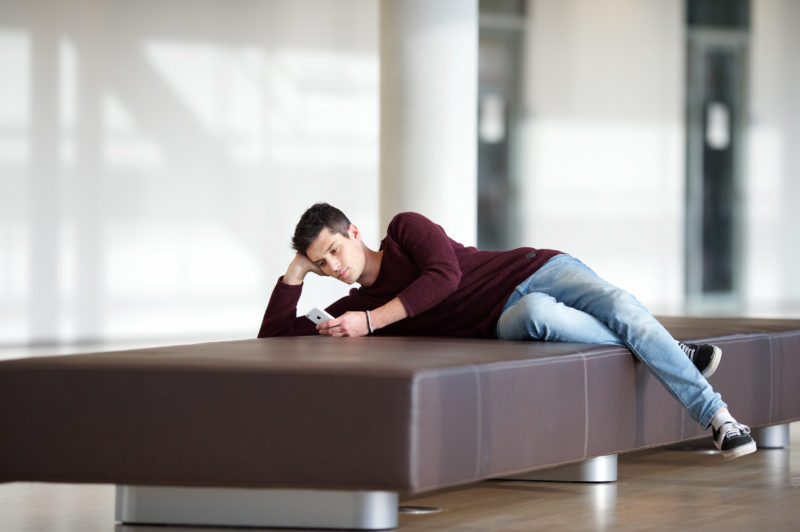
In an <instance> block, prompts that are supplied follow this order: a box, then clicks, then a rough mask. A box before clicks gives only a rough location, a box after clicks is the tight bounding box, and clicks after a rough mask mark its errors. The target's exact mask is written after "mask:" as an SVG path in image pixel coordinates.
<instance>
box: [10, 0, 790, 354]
mask: <svg viewBox="0 0 800 532" xmlns="http://www.w3.org/2000/svg"><path fill="white" fill-rule="evenodd" d="M682 6H683V2H682V0H657V1H656V0H651V1H642V0H603V1H602V2H601V1H588V0H584V1H581V0H536V1H534V2H532V3H531V17H530V21H529V28H528V36H529V40H528V50H527V51H528V54H527V64H526V72H527V74H526V76H527V79H526V94H525V99H526V114H525V117H524V119H525V120H524V121H525V128H524V129H525V139H524V151H525V153H526V156H527V159H526V171H525V172H524V175H523V182H522V183H521V186H522V194H521V201H522V203H523V205H524V207H525V211H526V213H527V215H526V220H525V225H524V227H523V230H522V239H521V241H520V242H519V244H525V245H533V246H539V247H546V246H551V247H556V248H560V249H564V250H565V251H569V252H572V253H573V254H575V255H576V256H578V257H580V258H582V259H583V260H585V261H586V262H587V263H588V264H589V265H590V266H592V267H593V268H594V269H595V270H596V271H598V273H600V274H601V275H603V276H604V277H606V278H608V279H609V280H610V281H612V282H615V283H617V284H619V285H621V286H623V287H625V288H627V289H629V290H631V291H632V292H633V293H635V294H636V295H637V296H639V298H640V299H641V300H642V301H643V302H645V303H646V304H647V305H648V306H649V307H650V308H651V309H653V310H654V311H659V312H672V311H676V312H680V311H681V303H682V293H683V253H684V247H683V236H682V235H683V184H684V163H683V160H684V122H683V120H684V117H683V83H684V81H683V77H684V46H685V42H684V18H683V7H682ZM377 9H378V6H377V2H373V1H372V0H337V1H336V2H330V1H327V0H304V1H303V2H294V1H292V0H271V1H264V0H237V1H236V2H230V1H228V0H215V1H212V0H173V1H170V2H156V1H153V0H145V1H139V2H131V1H110V0H64V1H62V2H34V1H26V0H5V1H4V2H2V3H0V65H2V68H0V343H4V344H9V343H23V342H24V343H26V342H44V341H52V340H60V341H74V340H80V339H98V338H99V339H105V340H113V341H120V340H125V339H131V338H136V339H141V338H163V337H170V338H188V337H196V338H198V339H203V338H211V337H223V336H224V337H231V338H237V337H238V338H241V337H250V336H253V335H254V334H255V331H256V329H257V327H258V324H259V320H260V316H261V313H262V311H263V309H264V306H265V304H266V301H267V298H268V297H269V293H270V292H271V289H272V286H273V284H274V282H275V280H276V279H277V277H278V276H279V275H281V274H282V273H283V269H284V268H285V264H286V263H287V262H288V260H289V259H290V258H291V251H290V250H289V246H288V241H289V237H290V234H291V232H292V230H293V226H294V224H295V223H296V220H297V218H298V216H299V214H300V213H301V212H302V211H303V210H304V209H305V208H306V207H307V206H308V205H309V204H310V203H312V202H314V201H317V200H327V201H330V202H332V203H334V204H338V205H339V206H341V207H342V208H343V209H344V210H345V211H346V212H348V214H350V216H351V217H352V218H353V220H354V221H355V222H356V223H358V224H359V225H360V226H361V228H362V230H363V231H364V233H365V234H366V235H369V236H370V237H371V238H368V240H371V241H370V243H371V244H372V245H376V244H377V242H378V239H379V238H380V237H381V236H382V234H383V228H382V227H379V226H378V208H377V204H378V190H377V183H378V180H377V172H378V161H377V157H378V119H377V117H378V51H377V48H378V39H377V31H378V30H377V28H378V23H377V20H378V13H377ZM798 11H800V4H798V3H797V2H794V1H793V0H755V1H754V2H753V19H754V23H753V30H752V34H753V36H752V39H753V40H752V44H753V48H752V63H751V67H752V84H751V111H752V128H751V133H750V146H751V150H750V152H749V156H748V169H749V171H748V175H747V176H746V181H747V188H748V193H747V196H748V197H747V202H746V203H747V212H748V220H747V248H746V257H747V260H746V264H745V268H746V286H745V294H746V297H747V303H748V305H749V307H748V309H749V311H751V312H752V313H758V314H769V313H772V312H788V313H794V314H795V315H798V313H800V277H798V276H797V275H796V273H795V271H796V269H797V264H798V263H799V262H800V246H798V242H800V209H798V208H797V205H798V204H800V179H798V168H800V145H798V143H800V103H798V98H797V97H796V95H797V94H800V67H799V66H798V63H797V61H796V60H794V59H793V54H794V51H795V50H798V49H800V36H798V34H797V32H796V31H794V29H795V28H796V27H797V25H798V23H800V13H799V12H798ZM326 281H327V280H322V279H312V280H310V281H309V283H308V285H309V286H308V287H307V291H306V294H305V295H304V299H303V300H301V303H300V307H301V310H302V309H304V308H307V307H310V306H312V305H313V304H317V303H319V302H322V303H324V302H327V301H329V300H330V299H332V298H333V297H336V296H337V295H338V294H341V293H342V292H343V291H344V288H345V287H344V286H339V285H338V284H337V283H333V282H326Z"/></svg>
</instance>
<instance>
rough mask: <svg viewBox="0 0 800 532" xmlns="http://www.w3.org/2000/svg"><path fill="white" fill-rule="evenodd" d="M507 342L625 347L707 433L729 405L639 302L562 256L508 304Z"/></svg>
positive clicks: (501, 326) (500, 332) (501, 334)
mask: <svg viewBox="0 0 800 532" xmlns="http://www.w3.org/2000/svg"><path fill="white" fill-rule="evenodd" d="M497 336H498V338H501V339H504V340H546V341H555V342H581V343H588V344H610V345H622V346H625V347H627V348H628V349H630V350H631V352H632V353H633V354H634V355H635V356H636V357H637V358H638V359H639V360H641V361H642V362H643V363H644V364H645V365H646V366H647V367H648V368H649V369H650V371H652V373H653V374H654V375H655V376H656V378H657V379H658V380H659V381H660V382H661V383H662V384H663V385H664V387H665V388H666V389H667V390H668V391H669V392H670V393H671V394H672V395H673V396H675V398H676V399H678V401H680V402H681V404H683V406H684V407H686V410H687V411H688V412H689V414H690V415H691V416H692V418H694V420H695V421H697V422H698V423H700V424H701V425H702V426H703V427H705V428H708V426H709V425H710V424H711V420H712V419H713V417H714V414H716V413H717V411H719V409H720V408H724V407H725V406H726V405H725V403H724V402H723V401H722V397H720V395H719V394H718V393H716V392H715V391H714V390H713V389H712V388H711V385H710V384H709V383H708V381H707V380H706V379H705V378H704V377H703V376H702V375H701V374H700V372H699V371H698V370H697V368H696V367H695V365H694V364H693V363H692V361H691V360H689V357H687V356H686V354H685V353H684V352H683V350H681V348H680V347H679V346H678V342H677V341H676V340H675V339H674V338H672V336H671V335H670V334H669V333H668V332H667V330H666V329H664V327H663V326H662V325H661V324H660V323H659V322H658V321H657V320H656V319H655V318H654V317H653V316H652V315H651V314H650V312H649V311H648V310H647V309H646V308H644V306H643V305H642V304H641V303H639V302H638V301H637V300H636V298H634V297H633V296H632V295H631V294H629V293H627V292H625V291H624V290H622V289H620V288H617V287H615V286H613V285H611V284H610V283H608V282H606V281H604V280H603V279H601V278H600V277H598V276H597V274H595V273H594V272H593V271H592V270H590V269H589V268H588V267H587V266H585V265H584V264H583V263H582V262H581V261H579V260H578V259H576V258H574V257H571V256H569V255H566V254H564V255H556V256H555V257H553V258H552V259H550V260H548V261H547V262H546V263H545V264H544V265H543V266H542V267H541V268H539V270H537V271H536V272H535V273H534V274H533V275H531V276H530V277H528V278H527V279H526V280H525V281H523V282H522V283H521V284H520V285H519V286H517V288H515V289H514V292H513V293H512V294H511V296H510V297H509V298H508V301H507V302H506V304H505V307H504V308H503V312H502V314H501V315H500V319H499V320H498V322H497Z"/></svg>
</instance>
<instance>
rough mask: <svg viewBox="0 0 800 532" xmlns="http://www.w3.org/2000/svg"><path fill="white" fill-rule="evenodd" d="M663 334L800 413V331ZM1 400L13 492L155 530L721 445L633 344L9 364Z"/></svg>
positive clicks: (771, 419) (716, 381) (719, 382)
mask: <svg viewBox="0 0 800 532" xmlns="http://www.w3.org/2000/svg"><path fill="white" fill-rule="evenodd" d="M661 321H662V323H664V324H665V326H666V327H667V328H668V329H669V330H670V332H671V333H672V334H673V335H674V336H675V337H676V338H679V339H683V340H692V341H697V340H703V341H713V342H714V343H716V344H718V345H720V346H721V347H722V348H723V353H724V354H723V359H722V364H721V365H720V367H719V369H718V370H717V372H716V373H715V374H714V376H713V377H712V378H711V383H712V384H713V385H714V387H715V389H716V390H718V391H719V392H721V393H722V395H723V398H724V399H725V400H726V402H728V404H729V406H730V407H731V410H732V412H733V413H734V414H735V415H736V416H737V418H738V419H740V420H741V421H742V422H745V423H748V424H750V425H751V426H753V427H762V426H764V427H765V426H774V425H784V424H787V423H788V422H790V421H794V420H797V419H800V387H798V386H797V385H796V381H797V376H798V375H800V320H753V319H711V318H704V319H697V318H661ZM0 405H2V406H0V482H10V481H43V482H70V483H81V482H92V483H111V484H116V485H117V486H118V488H117V501H116V511H117V514H116V517H117V520H119V521H122V522H137V523H166V524H170V523H173V524H174V523H182V524H189V525H201V524H208V525H222V524H224V525H234V526H236V525H240V526H294V527H328V528H363V529H381V528H393V527H395V526H396V523H397V501H398V500H399V497H403V496H408V495H412V494H419V493H423V492H427V491H432V490H437V489H440V488H446V487H451V486H458V485H462V484H468V483H472V482H476V481H480V480H484V479H491V478H497V477H506V476H509V475H517V474H520V473H523V472H530V471H534V470H542V469H549V468H553V467H555V466H561V465H564V464H575V463H585V461H586V460H589V459H593V458H596V457H606V456H609V455H616V454H618V453H623V452H628V451H634V450H639V449H644V448H648V447H654V446H663V445H668V444H674V443H678V442H684V441H687V440H692V439H696V438H699V437H702V436H706V435H707V434H708V432H707V431H704V430H703V429H701V428H700V427H699V426H698V425H697V424H696V423H695V422H694V421H693V420H692V419H691V418H690V417H689V416H688V414H686V413H685V411H684V410H683V408H682V407H681V406H680V405H679V403H678V402H677V401H676V400H674V399H673V398H672V397H671V396H670V395H669V394H668V393H667V392H666V391H665V390H664V388H663V387H662V386H661V385H660V384H659V383H658V381H657V380H656V379H655V378H654V377H653V376H652V375H651V374H650V373H649V372H648V371H647V370H646V369H645V368H644V367H643V365H642V364H640V363H638V362H636V361H635V359H634V358H633V356H632V355H631V354H630V352H629V351H628V350H627V349H624V348H620V347H614V346H597V345H588V344H567V343H543V342H505V341H500V340H477V339H459V338H432V337H431V338H422V337H414V338H399V337H378V336H375V337H365V338H353V339H346V340H337V339H331V338H326V337H297V338H269V339H260V340H242V341H233V342H217V343H205V344H197V345H183V346H174V347H161V348H152V349H136V350H129V351H118V352H109V353H93V354H83V355H69V356H53V357H36V358H23V359H16V360H6V361H2V362H0ZM787 426H788V425H787Z"/></svg>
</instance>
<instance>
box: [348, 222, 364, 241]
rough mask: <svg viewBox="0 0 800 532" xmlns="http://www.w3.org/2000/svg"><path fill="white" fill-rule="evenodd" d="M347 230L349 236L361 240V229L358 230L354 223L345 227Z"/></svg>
mask: <svg viewBox="0 0 800 532" xmlns="http://www.w3.org/2000/svg"><path fill="white" fill-rule="evenodd" d="M347 232H348V233H350V238H352V239H353V240H355V241H356V242H358V241H359V240H361V231H359V230H358V227H356V226H355V225H353V224H350V226H349V227H348V228H347Z"/></svg>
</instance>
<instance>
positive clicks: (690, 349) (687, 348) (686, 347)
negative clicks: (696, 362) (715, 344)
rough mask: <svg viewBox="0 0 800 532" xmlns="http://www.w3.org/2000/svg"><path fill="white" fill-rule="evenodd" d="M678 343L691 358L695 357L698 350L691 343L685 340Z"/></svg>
mask: <svg viewBox="0 0 800 532" xmlns="http://www.w3.org/2000/svg"><path fill="white" fill-rule="evenodd" d="M678 345H679V346H681V349H683V352H684V353H686V354H687V355H688V356H689V358H690V359H692V358H693V357H694V352H695V351H697V348H695V347H691V346H690V345H687V344H684V343H683V342H678Z"/></svg>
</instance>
